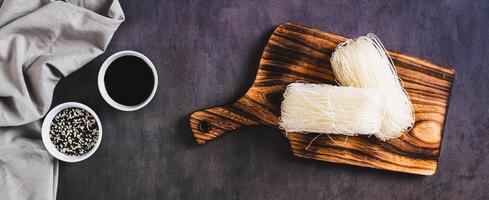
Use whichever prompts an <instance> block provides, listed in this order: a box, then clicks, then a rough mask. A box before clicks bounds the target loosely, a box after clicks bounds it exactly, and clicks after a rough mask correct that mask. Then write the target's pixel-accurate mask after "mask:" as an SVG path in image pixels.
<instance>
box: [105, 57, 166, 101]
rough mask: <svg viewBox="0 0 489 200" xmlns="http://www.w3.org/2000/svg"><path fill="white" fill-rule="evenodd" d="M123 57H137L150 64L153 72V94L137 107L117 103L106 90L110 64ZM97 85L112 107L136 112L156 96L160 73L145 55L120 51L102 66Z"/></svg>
mask: <svg viewBox="0 0 489 200" xmlns="http://www.w3.org/2000/svg"><path fill="white" fill-rule="evenodd" d="M123 56H135V57H138V58H141V59H142V60H143V61H144V62H146V64H148V66H149V68H150V69H151V71H153V77H154V85H153V90H152V91H151V94H150V95H149V97H148V98H147V99H146V100H145V101H143V102H142V103H140V104H138V105H135V106H127V105H123V104H120V103H117V102H116V101H115V100H114V99H112V98H111V97H110V96H109V94H108V93H107V89H106V88H105V81H104V79H105V72H107V68H108V67H109V65H110V64H112V62H114V60H116V59H117V58H120V57H123ZM97 84H98V90H99V91H100V94H101V95H102V97H103V98H104V100H105V101H106V102H107V103H108V104H109V105H110V106H112V107H114V108H116V109H119V110H122V111H135V110H138V109H141V108H142V107H144V106H146V105H147V104H148V103H149V102H150V101H151V99H153V97H154V96H155V93H156V89H157V88H158V73H157V72H156V68H155V66H154V64H153V63H152V62H151V60H149V58H148V57H146V56H145V55H143V54H141V53H139V52H136V51H129V50H126V51H119V52H117V53H115V54H112V55H111V56H109V58H107V60H105V62H104V63H103V64H102V67H100V71H99V72H98V83H97Z"/></svg>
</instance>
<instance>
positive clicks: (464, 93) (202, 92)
mask: <svg viewBox="0 0 489 200" xmlns="http://www.w3.org/2000/svg"><path fill="white" fill-rule="evenodd" d="M121 4H122V7H123V9H124V11H125V14H126V17H127V20H126V22H124V23H123V24H122V26H121V27H120V29H119V30H118V32H117V33H116V35H115V36H114V38H113V41H112V43H111V44H110V46H109V49H108V50H107V52H106V53H105V54H103V55H102V56H100V57H98V58H97V59H96V60H94V61H93V62H91V63H90V64H88V65H87V66H85V67H84V68H83V69H81V70H79V71H78V72H76V73H74V74H73V75H71V76H69V77H68V78H66V79H65V80H63V81H62V82H61V83H60V84H59V85H58V87H57V89H56V92H55V101H54V104H53V105H56V104H58V103H61V102H64V101H79V102H82V103H85V104H87V105H89V106H91V107H92V108H93V109H94V110H95V111H96V112H97V113H98V114H99V116H100V117H101V120H102V123H103V126H104V127H103V128H104V138H103V141H102V145H101V146H100V148H99V150H98V151H97V153H95V154H94V155H93V156H92V157H91V158H90V159H88V160H86V161H83V162H80V163H75V164H67V163H61V164H60V176H59V189H58V199H62V200H64V199H329V198H334V199H352V198H354V199H359V198H371V199H417V198H426V199H461V198H467V199H484V198H489V191H488V190H487V188H489V170H487V166H489V158H488V157H489V156H488V154H487V153H488V151H489V133H488V131H487V130H488V128H489V115H487V113H488V111H489V98H488V97H489V85H488V83H487V80H488V78H489V67H488V65H489V2H488V1H455V0H447V1H403V0H396V1H369V2H367V1H340V0H338V1H322V0H317V1H312V0H307V1H302V0H288V1H283V0H270V1H266V0H233V1H225V0H215V1H214V0H200V1H188V0H166V1H148V0H146V1H142V0H141V1H130V0H122V2H121ZM283 22H295V23H298V24H302V25H307V26H311V27H315V28H319V29H321V30H325V31H329V32H332V33H337V34H340V35H343V36H347V37H354V36H359V35H364V34H366V33H368V32H373V33H376V34H377V35H378V36H379V37H380V38H381V39H382V41H383V42H384V44H385V45H386V46H387V48H389V49H392V50H395V51H400V52H403V53H406V54H410V55H414V56H417V57H421V58H425V59H428V60H430V61H433V62H435V63H437V64H441V65H445V66H451V67H453V68H455V69H456V71H457V75H456V81H455V85H454V87H453V93H452V98H451V102H450V109H449V115H448V120H447V125H446V129H445V133H444V138H443V145H442V150H441V157H440V162H439V166H438V170H437V173H436V174H435V175H433V176H429V177H423V176H416V175H407V174H399V173H392V172H385V171H379V170H373V169H364V168H360V167H352V166H344V165H336V164H329V163H323V162H319V161H312V160H305V159H300V158H294V157H292V156H291V154H290V152H289V149H288V144H287V142H286V140H285V138H283V136H282V135H281V134H279V132H278V131H276V130H273V129H271V128H266V127H251V128H246V129H243V130H239V131H236V132H234V133H233V134H228V135H226V136H224V137H221V138H219V139H217V140H216V141H213V142H210V143H208V144H206V145H197V144H196V143H195V142H194V141H193V138H192V135H191V133H190V129H189V127H188V123H187V120H188V116H189V114H190V113H191V112H193V111H195V110H198V109H203V108H207V107H210V106H215V105H221V104H224V103H227V102H229V101H231V100H234V99H236V98H238V97H239V96H240V95H241V94H243V93H244V92H245V91H246V90H247V88H248V87H249V86H250V85H251V83H252V81H253V78H254V76H255V72H256V69H257V66H258V61H259V57H260V54H261V51H262V49H263V47H264V45H265V42H266V40H267V38H268V36H269V35H270V34H271V31H272V30H273V28H274V27H275V26H276V25H278V24H279V23H283ZM125 49H133V50H136V51H140V52H142V53H144V54H146V55H147V56H148V57H149V58H150V59H152V61H153V62H154V64H155V65H156V67H157V69H158V73H159V78H160V83H159V88H158V91H157V94H156V96H155V99H154V100H153V101H152V102H151V103H150V104H149V105H148V106H147V107H145V108H144V109H142V110H139V111H136V112H121V111H117V110H115V109H112V108H111V107H109V105H108V104H106V103H105V102H104V101H103V99H102V97H101V96H100V95H99V93H98V89H97V86H96V77H97V73H98V69H99V67H100V65H101V63H102V62H103V60H104V59H105V58H107V57H108V56H109V55H111V54H112V53H114V52H117V51H120V50H125Z"/></svg>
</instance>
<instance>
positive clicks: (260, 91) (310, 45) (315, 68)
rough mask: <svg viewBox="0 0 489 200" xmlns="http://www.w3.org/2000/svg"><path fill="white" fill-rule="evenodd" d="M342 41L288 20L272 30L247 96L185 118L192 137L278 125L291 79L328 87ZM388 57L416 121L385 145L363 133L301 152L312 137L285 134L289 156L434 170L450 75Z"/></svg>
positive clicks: (422, 63)
mask: <svg viewBox="0 0 489 200" xmlns="http://www.w3.org/2000/svg"><path fill="white" fill-rule="evenodd" d="M345 40H346V38H344V37H341V36H338V35H334V34H331V33H327V32H323V31H319V30H316V29H312V28H307V27H304V26H300V25H295V24H292V23H287V24H282V25H280V26H278V27H277V28H276V29H275V31H274V32H273V34H272V35H271V37H270V39H269V41H268V43H267V45H266V47H265V49H264V52H263V54H262V58H261V60H260V64H259V67H258V72H257V75H256V79H255V81H254V83H253V85H252V87H251V88H250V89H249V91H248V92H246V94H245V95H244V96H243V97H242V98H240V99H238V100H237V101H235V102H233V103H231V104H228V105H225V106H221V107H214V108H210V109H206V110H202V111H197V112H194V113H193V114H192V115H191V117H190V126H191V129H192V132H193V135H194V137H195V140H196V141H197V142H198V143H199V144H204V143H206V142H207V141H210V140H213V139H215V138H217V137H218V136H220V135H222V134H224V133H226V132H229V131H232V130H235V129H238V128H241V127H245V126H252V125H266V126H270V127H273V128H278V117H279V116H280V103H281V101H282V94H283V92H284V90H285V88H286V86H287V85H288V84H290V83H293V82H296V81H306V82H310V83H328V84H335V81H334V80H335V78H334V75H333V72H332V70H331V66H330V62H329V60H330V56H331V54H332V52H333V51H334V49H335V47H336V45H337V44H338V43H340V42H343V41H345ZM389 54H390V55H391V56H392V58H393V60H394V63H395V65H396V66H397V70H398V74H399V77H400V78H401V79H402V81H403V83H404V87H405V89H406V90H407V92H408V94H409V96H410V98H411V101H412V102H413V104H414V109H415V112H416V123H415V126H414V127H413V128H412V130H411V131H409V132H408V133H405V134H403V135H402V136H401V137H400V138H396V139H391V140H389V141H387V142H381V141H379V140H377V139H376V138H375V137H370V138H369V137H366V136H358V137H348V138H347V137H345V136H338V135H331V136H323V137H319V138H318V139H317V140H315V141H314V142H313V143H312V145H311V146H310V147H309V148H308V149H307V150H306V146H307V145H308V144H309V143H310V142H311V141H312V139H313V138H314V137H315V136H316V135H317V134H308V135H303V134H299V133H288V134H286V137H287V140H288V141H289V144H290V147H291V150H292V153H293V155H295V156H298V157H303V158H310V159H316V160H321V161H328V162H335V163H342V164H350V165H357V166H362V167H370V168H377V169H384V170H391V171H397V172H406V173H413V174H421V175H432V174H434V173H435V171H436V168H437V162H438V157H439V155H440V145H441V139H442V136H443V128H444V125H445V119H446V114H447V106H448V100H449V96H450V91H451V87H452V82H453V79H454V76H455V71H454V70H453V69H449V68H446V67H442V66H439V65H436V64H433V63H431V62H428V61H425V60H422V59H419V58H414V57H411V56H406V55H403V54H400V53H396V52H392V51H389ZM284 135H285V134H284Z"/></svg>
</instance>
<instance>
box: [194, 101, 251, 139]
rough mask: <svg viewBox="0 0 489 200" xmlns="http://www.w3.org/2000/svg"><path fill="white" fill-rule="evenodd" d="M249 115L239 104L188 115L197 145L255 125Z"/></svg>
mask: <svg viewBox="0 0 489 200" xmlns="http://www.w3.org/2000/svg"><path fill="white" fill-rule="evenodd" d="M250 116H251V115H250V114H249V113H247V112H246V111H243V110H241V109H240V106H239V103H238V102H236V103H234V104H231V105H228V106H218V107H213V108H208V109H205V110H200V111H196V112H194V113H192V115H190V128H191V129H192V134H193V135H194V137H195V140H196V141H197V143H199V144H204V143H206V142H207V141H210V140H213V139H215V138H217V137H219V136H221V135H222V134H224V133H226V132H230V131H233V130H236V129H239V128H241V127H245V126H252V125H257V124H258V123H257V122H256V121H255V120H253V119H251V118H250Z"/></svg>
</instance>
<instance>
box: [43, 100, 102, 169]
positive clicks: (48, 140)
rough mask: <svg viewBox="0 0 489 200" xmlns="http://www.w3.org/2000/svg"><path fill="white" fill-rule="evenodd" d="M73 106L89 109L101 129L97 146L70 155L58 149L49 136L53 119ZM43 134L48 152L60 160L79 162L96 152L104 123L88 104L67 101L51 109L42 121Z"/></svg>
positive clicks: (100, 140)
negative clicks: (85, 151)
mask: <svg viewBox="0 0 489 200" xmlns="http://www.w3.org/2000/svg"><path fill="white" fill-rule="evenodd" d="M73 107H75V108H81V109H83V110H86V111H88V112H89V113H90V114H91V115H92V116H93V117H94V118H95V120H96V121H97V125H98V129H99V133H98V138H97V143H96V144H95V146H94V147H93V148H92V149H90V151H88V152H87V153H86V154H83V155H81V156H69V155H66V154H64V153H61V152H59V151H58V149H56V147H55V146H54V144H53V142H51V138H49V132H50V129H51V122H52V121H53V119H54V117H55V116H56V115H57V114H58V113H59V112H61V111H62V110H64V109H65V108H73ZM41 134H42V142H43V143H44V146H45V147H46V149H47V150H48V152H49V153H50V154H51V155H53V156H54V157H55V158H57V159H58V160H61V161H65V162H79V161H82V160H85V159H87V158H88V157H90V156H91V155H92V154H93V153H95V151H97V149H98V146H99V145H100V143H101V142H102V123H100V119H99V118H98V116H97V114H95V112H94V111H93V110H92V109H91V108H89V107H88V106H86V105H84V104H81V103H77V102H66V103H62V104H59V105H57V106H56V107H54V108H53V109H52V110H51V111H49V113H48V114H47V115H46V117H45V118H44V122H43V123H42V130H41Z"/></svg>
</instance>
